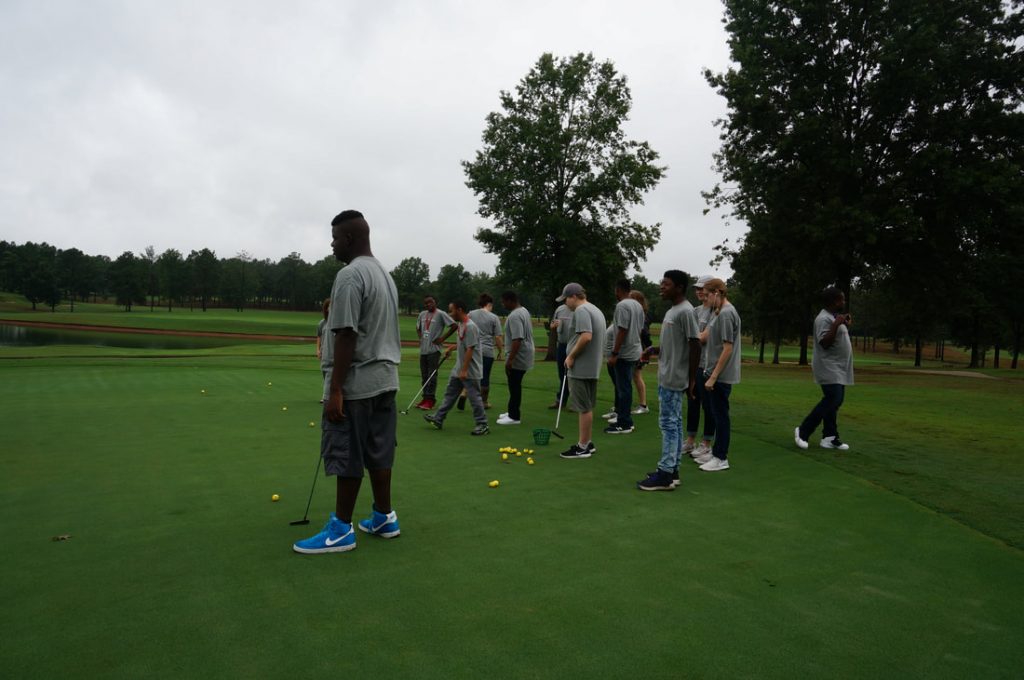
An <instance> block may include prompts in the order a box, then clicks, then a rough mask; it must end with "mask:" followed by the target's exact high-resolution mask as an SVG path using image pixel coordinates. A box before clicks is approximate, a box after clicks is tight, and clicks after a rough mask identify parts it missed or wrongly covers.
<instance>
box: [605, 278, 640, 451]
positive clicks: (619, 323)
mask: <svg viewBox="0 0 1024 680" xmlns="http://www.w3.org/2000/svg"><path fill="white" fill-rule="evenodd" d="M629 291H630V284H629V281H628V280H627V279H621V280H619V281H618V282H617V283H616V284H615V298H616V299H617V300H618V303H617V304H616V305H615V315H614V317H613V319H612V323H613V324H614V326H615V339H614V341H613V342H612V353H611V356H609V357H608V365H609V366H610V367H611V369H612V372H613V374H614V376H615V422H614V423H611V422H609V424H608V427H606V428H604V431H605V434H629V433H630V432H632V431H633V414H632V413H631V411H632V410H633V366H634V365H635V364H636V362H637V361H639V360H640V356H641V354H642V350H641V347H640V331H641V329H642V328H643V327H644V309H643V307H641V306H640V303H639V302H637V301H636V300H634V299H633V298H631V297H629Z"/></svg>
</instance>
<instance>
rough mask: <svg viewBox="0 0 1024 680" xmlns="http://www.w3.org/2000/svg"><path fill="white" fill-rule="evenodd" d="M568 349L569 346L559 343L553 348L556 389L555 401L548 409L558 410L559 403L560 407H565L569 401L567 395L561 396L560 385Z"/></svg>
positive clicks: (562, 379)
mask: <svg viewBox="0 0 1024 680" xmlns="http://www.w3.org/2000/svg"><path fill="white" fill-rule="evenodd" d="M568 347H569V346H568V345H566V344H565V343H561V342H560V343H558V346H557V347H556V348H555V363H556V364H557V366H558V389H556V390H555V401H554V403H553V404H551V406H550V407H549V408H558V404H559V403H561V404H562V406H565V404H566V403H567V402H568V401H569V395H568V394H562V383H563V382H565V372H566V368H565V357H566V356H568V354H569V350H568Z"/></svg>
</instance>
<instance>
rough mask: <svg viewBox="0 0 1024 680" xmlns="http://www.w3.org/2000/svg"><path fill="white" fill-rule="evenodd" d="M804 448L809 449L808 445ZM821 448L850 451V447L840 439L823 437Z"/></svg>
mask: <svg viewBox="0 0 1024 680" xmlns="http://www.w3.org/2000/svg"><path fill="white" fill-rule="evenodd" d="M804 448H805V449H806V448H807V444H806V443H804ZM821 448H823V449H837V450H839V451H848V450H849V449H850V445H849V444H847V443H846V442H842V441H839V437H822V438H821Z"/></svg>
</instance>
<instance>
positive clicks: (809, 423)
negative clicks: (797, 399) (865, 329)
mask: <svg viewBox="0 0 1024 680" xmlns="http://www.w3.org/2000/svg"><path fill="white" fill-rule="evenodd" d="M822 302H823V303H824V305H825V306H824V308H823V309H822V310H821V311H820V312H818V317H817V318H816V319H815V320H814V341H815V345H814V355H813V356H812V358H811V370H812V371H813V373H814V382H816V383H818V385H820V386H821V394H822V397H821V401H819V402H818V404H817V406H815V407H814V409H812V410H811V412H810V413H808V414H807V417H806V418H804V422H802V423H800V425H799V426H798V427H797V428H796V431H795V432H794V433H793V436H794V439H795V440H796V445H797V446H799V447H800V448H801V449H806V448H807V440H808V439H809V438H810V436H811V434H812V433H813V432H814V431H815V430H816V429H818V424H819V423H824V427H823V428H822V432H821V435H822V436H821V448H823V449H838V450H840V451H846V450H847V449H849V448H850V446H849V445H848V444H846V443H844V442H843V441H841V440H840V439H839V427H838V425H837V423H836V419H837V417H838V415H839V407H840V406H842V405H843V398H844V397H845V396H846V386H847V385H852V384H853V344H852V343H851V342H850V331H849V330H848V327H849V325H850V315H849V314H843V313H842V312H843V307H845V306H846V295H845V294H844V293H843V291H841V290H839V289H838V288H835V287H832V286H830V287H828V288H826V289H825V291H824V292H823V293H822Z"/></svg>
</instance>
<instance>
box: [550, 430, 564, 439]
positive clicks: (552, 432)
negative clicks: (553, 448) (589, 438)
mask: <svg viewBox="0 0 1024 680" xmlns="http://www.w3.org/2000/svg"><path fill="white" fill-rule="evenodd" d="M551 434H553V435H555V436H556V437H558V438H559V439H565V437H563V436H562V435H560V434H558V433H557V432H555V431H554V430H551Z"/></svg>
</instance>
